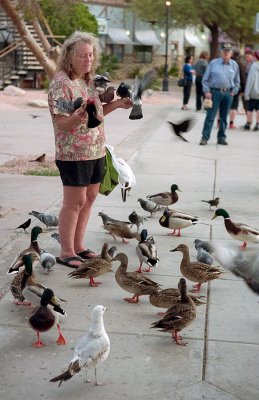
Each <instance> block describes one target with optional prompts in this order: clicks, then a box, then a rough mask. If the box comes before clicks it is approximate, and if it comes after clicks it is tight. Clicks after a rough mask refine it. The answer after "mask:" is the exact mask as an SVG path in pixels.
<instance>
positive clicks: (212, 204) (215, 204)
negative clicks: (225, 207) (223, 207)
mask: <svg viewBox="0 0 259 400" xmlns="http://www.w3.org/2000/svg"><path fill="white" fill-rule="evenodd" d="M219 200H220V198H219V197H216V198H215V199H212V200H201V201H202V202H203V203H208V204H209V205H210V210H211V207H216V208H217V207H218V205H219Z"/></svg>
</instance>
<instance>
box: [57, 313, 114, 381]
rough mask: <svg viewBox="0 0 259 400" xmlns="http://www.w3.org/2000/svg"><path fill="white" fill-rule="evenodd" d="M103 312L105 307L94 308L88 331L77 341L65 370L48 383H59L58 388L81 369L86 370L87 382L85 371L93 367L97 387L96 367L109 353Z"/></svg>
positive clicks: (108, 341)
mask: <svg viewBox="0 0 259 400" xmlns="http://www.w3.org/2000/svg"><path fill="white" fill-rule="evenodd" d="M105 311H106V307H103V306H100V305H98V306H95V307H94V309H93V312H92V316H91V325H90V329H89V331H88V333H87V334H86V335H85V336H83V337H82V338H81V339H80V340H79V341H78V343H77V345H76V347H75V349H74V353H73V357H72V359H71V361H70V363H69V366H68V368H67V370H66V371H65V372H63V373H62V374H60V375H58V376H56V377H55V378H52V379H51V380H50V382H58V381H59V386H60V385H61V383H62V382H63V381H68V380H69V379H71V378H72V377H73V376H74V375H75V374H76V373H78V372H80V371H81V369H86V378H85V381H86V382H89V381H88V380H87V369H88V368H91V367H94V369H95V385H98V382H97V365H98V364H100V363H102V362H103V361H105V360H106V358H107V357H108V355H109V352H110V339H109V337H108V335H107V333H106V331H105V327H104V323H103V314H104V312H105Z"/></svg>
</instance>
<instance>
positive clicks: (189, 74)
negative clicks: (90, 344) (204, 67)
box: [182, 56, 195, 110]
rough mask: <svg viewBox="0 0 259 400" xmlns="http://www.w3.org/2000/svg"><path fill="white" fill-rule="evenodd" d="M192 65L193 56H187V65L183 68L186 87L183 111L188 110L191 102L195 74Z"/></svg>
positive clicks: (184, 88) (184, 89)
mask: <svg viewBox="0 0 259 400" xmlns="http://www.w3.org/2000/svg"><path fill="white" fill-rule="evenodd" d="M192 63H193V56H186V57H185V64H184V66H183V78H184V87H183V106H182V110H188V107H187V104H188V102H189V99H190V95H191V89H192V80H193V74H194V73H195V71H194V69H193V67H192Z"/></svg>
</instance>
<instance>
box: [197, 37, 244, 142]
mask: <svg viewBox="0 0 259 400" xmlns="http://www.w3.org/2000/svg"><path fill="white" fill-rule="evenodd" d="M231 55H232V48H231V44H230V43H223V45H222V49H221V57H219V58H216V59H214V60H212V61H211V62H210V63H209V65H208V68H207V69H206V72H205V74H204V76H203V79H202V86H203V92H204V95H205V98H206V99H211V100H212V107H211V108H208V109H207V115H206V119H205V121H204V127H203V131H202V137H201V141H200V145H202V146H204V145H206V144H207V142H208V140H209V138H210V134H211V130H212V127H213V122H214V120H215V117H216V114H217V112H218V110H219V118H220V125H219V130H218V140H217V144H220V145H227V144H228V143H227V141H226V134H225V131H226V127H227V116H228V113H229V110H230V107H231V104H232V101H233V96H234V95H235V94H237V93H238V90H239V86H240V78H239V67H238V65H237V63H236V61H234V60H232V59H231Z"/></svg>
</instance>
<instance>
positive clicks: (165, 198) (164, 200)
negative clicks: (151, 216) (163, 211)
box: [147, 184, 181, 206]
mask: <svg viewBox="0 0 259 400" xmlns="http://www.w3.org/2000/svg"><path fill="white" fill-rule="evenodd" d="M176 191H178V192H181V190H180V189H179V187H178V186H177V185H176V184H173V185H172V186H171V192H161V193H157V194H151V195H148V196H147V199H148V200H150V201H153V203H156V204H159V205H161V206H170V205H171V204H175V203H176V202H177V201H178V194H177V193H176Z"/></svg>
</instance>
